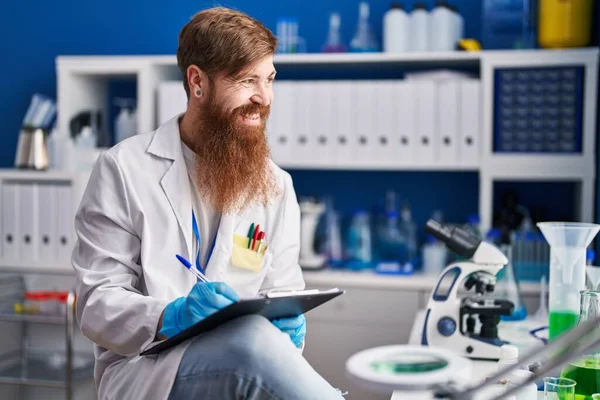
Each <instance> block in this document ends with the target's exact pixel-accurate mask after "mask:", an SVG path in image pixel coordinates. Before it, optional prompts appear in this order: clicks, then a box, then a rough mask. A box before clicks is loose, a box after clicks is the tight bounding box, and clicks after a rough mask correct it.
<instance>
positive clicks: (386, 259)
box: [376, 211, 407, 271]
mask: <svg viewBox="0 0 600 400" xmlns="http://www.w3.org/2000/svg"><path fill="white" fill-rule="evenodd" d="M376 243H377V246H376V247H377V251H376V254H377V267H378V268H382V269H383V268H385V269H386V270H396V271H399V270H400V269H401V267H402V266H403V264H404V263H405V262H406V260H407V257H406V256H407V254H406V241H405V240H404V238H403V236H402V235H401V233H400V227H399V215H398V213H397V212H396V211H388V212H387V213H386V216H385V221H384V223H383V226H380V227H379V229H378V232H377V239H376Z"/></svg>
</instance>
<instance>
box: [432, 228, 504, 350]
mask: <svg viewBox="0 0 600 400" xmlns="http://www.w3.org/2000/svg"><path fill="white" fill-rule="evenodd" d="M425 231H426V232H427V233H429V234H431V235H433V236H434V237H436V238H437V239H439V240H441V241H442V242H444V243H445V244H446V246H448V248H449V249H451V250H453V251H454V252H456V253H457V254H458V255H459V256H461V257H463V258H465V261H459V262H455V263H451V264H449V265H448V266H447V267H446V268H445V269H444V270H443V271H442V273H441V275H440V278H439V280H438V282H437V284H436V285H435V288H434V290H433V291H432V293H431V297H430V299H429V303H428V304H427V310H426V314H425V322H424V324H423V333H422V335H421V344H422V345H423V346H432V347H442V348H446V349H449V350H452V351H453V352H454V353H456V354H458V355H461V356H464V357H468V358H471V359H478V360H498V359H499V358H500V348H501V346H502V345H504V344H507V342H505V341H503V340H501V339H500V338H499V337H498V324H499V322H500V316H502V315H511V314H512V312H513V309H514V304H513V303H512V302H510V301H508V300H503V299H494V298H492V296H491V294H492V293H493V291H494V287H495V284H496V275H497V274H498V272H500V270H502V268H503V267H504V266H505V265H506V264H507V263H508V259H507V258H506V256H505V255H504V254H503V253H502V251H500V250H499V249H498V248H497V247H496V246H494V245H493V244H491V243H488V242H485V241H482V240H480V239H478V238H475V237H473V236H472V235H470V234H469V233H468V232H466V231H464V230H462V229H460V228H457V227H448V226H445V225H442V224H441V223H439V222H437V221H435V220H432V219H431V220H429V221H428V222H427V225H426V227H425ZM459 292H461V295H462V296H461V297H459Z"/></svg>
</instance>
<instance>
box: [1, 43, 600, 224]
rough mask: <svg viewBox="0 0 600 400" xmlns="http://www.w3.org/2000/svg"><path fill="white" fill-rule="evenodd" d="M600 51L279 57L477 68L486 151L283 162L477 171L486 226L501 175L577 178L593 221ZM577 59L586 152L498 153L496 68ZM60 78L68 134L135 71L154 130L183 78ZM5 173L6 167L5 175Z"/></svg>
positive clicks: (151, 69) (104, 65) (136, 64)
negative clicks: (453, 160) (159, 104)
mask: <svg viewBox="0 0 600 400" xmlns="http://www.w3.org/2000/svg"><path fill="white" fill-rule="evenodd" d="M598 55H599V52H598V49H597V48H585V49H569V50H522V51H482V52H433V53H406V54H384V53H370V54H351V53H350V54H295V55H276V56H275V66H276V68H277V67H282V68H287V67H291V68H294V69H303V68H312V69H323V70H327V71H329V72H331V71H332V68H333V69H335V70H334V71H338V70H340V69H343V68H353V67H356V66H362V67H366V68H370V69H373V68H378V67H386V68H388V69H389V68H390V67H391V68H396V67H397V68H399V69H402V68H405V67H409V68H414V67H423V68H430V67H438V68H453V67H474V68H476V69H478V70H479V72H480V79H481V90H482V96H481V105H482V108H483V115H482V118H481V132H480V134H481V140H480V146H481V148H480V154H481V155H480V157H479V162H478V163H477V164H476V165H469V166H461V165H460V164H458V165H447V164H443V163H436V164H432V165H428V164H425V165H410V164H400V163H398V164H396V163H390V162H385V163H384V162H381V161H380V160H377V159H376V157H374V158H373V159H371V160H367V161H361V162H360V163H345V164H341V165H340V164H336V163H328V162H327V161H326V160H325V159H323V160H322V161H319V162H316V163H315V162H310V163H308V162H307V163H297V162H289V163H287V164H286V162H280V165H281V166H282V167H283V168H293V169H338V170H339V169H349V170H395V171H400V170H407V171H411V170H412V171H471V172H473V171H474V172H478V173H479V182H480V187H479V213H480V215H481V220H482V229H484V230H487V229H488V228H489V227H491V225H492V213H493V198H494V196H493V188H494V182H498V181H529V182H532V181H572V182H576V187H577V188H578V193H577V196H576V197H577V200H576V204H577V210H576V214H575V215H576V219H577V220H579V221H584V222H593V216H594V204H593V199H594V193H593V191H594V185H595V180H596V164H595V151H596V126H595V121H596V109H597V107H596V104H597V98H596V91H597V90H596V89H597V78H598ZM572 65H576V66H579V67H583V69H584V71H585V72H584V79H585V81H584V82H585V96H584V98H583V104H584V107H583V116H582V141H583V148H582V151H581V153H574V154H552V155H548V154H543V155H538V154H506V153H497V152H494V148H493V110H494V98H493V94H494V87H495V86H494V72H495V71H496V70H497V69H499V68H530V67H531V68H536V67H561V66H572ZM56 69H57V78H58V79H57V80H58V90H57V93H58V105H59V110H58V114H59V120H58V131H59V134H61V135H67V134H68V131H69V129H68V127H69V120H70V119H71V117H73V116H74V115H75V114H77V113H78V112H80V111H82V110H85V109H89V108H95V109H105V108H106V105H107V104H108V101H107V95H108V93H107V86H108V85H107V81H108V80H110V79H117V78H122V77H129V78H131V79H135V80H136V81H137V100H138V108H137V110H138V113H137V115H138V130H139V131H140V132H146V131H150V130H153V129H155V128H156V126H157V109H156V97H157V96H156V90H157V87H158V85H159V84H160V82H163V81H169V80H181V77H180V71H179V69H178V67H177V62H176V57H175V56H174V55H156V56H100V57H97V56H92V57H85V56H73V57H72V56H61V57H58V58H57V60H56ZM0 176H1V173H0Z"/></svg>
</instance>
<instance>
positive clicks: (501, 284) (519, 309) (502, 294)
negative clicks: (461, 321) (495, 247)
mask: <svg viewBox="0 0 600 400" xmlns="http://www.w3.org/2000/svg"><path fill="white" fill-rule="evenodd" d="M501 250H502V252H503V253H504V255H505V256H506V258H507V259H508V264H506V265H505V266H504V268H503V269H502V272H503V274H502V277H501V278H500V279H498V281H497V283H496V289H495V290H494V297H496V298H498V299H502V300H509V301H510V302H512V303H513V305H514V308H513V312H512V314H511V315H502V316H500V319H502V320H503V321H522V320H524V319H525V318H527V308H525V303H524V302H523V298H522V296H521V289H520V287H519V281H518V280H517V276H516V274H515V269H514V263H513V255H512V254H513V253H512V246H510V245H502V246H501Z"/></svg>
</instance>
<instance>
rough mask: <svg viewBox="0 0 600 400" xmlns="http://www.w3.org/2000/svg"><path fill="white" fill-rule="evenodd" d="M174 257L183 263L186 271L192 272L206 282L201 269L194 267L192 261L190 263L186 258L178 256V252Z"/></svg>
mask: <svg viewBox="0 0 600 400" xmlns="http://www.w3.org/2000/svg"><path fill="white" fill-rule="evenodd" d="M175 257H177V259H178V260H179V261H180V262H181V263H182V264H183V266H184V267H186V268H187V269H188V271H190V272H191V273H192V274H194V275H195V276H196V278H198V279H199V280H200V281H202V282H208V279H207V278H206V276H205V275H204V274H203V273H202V272H201V271H198V270H197V269H196V268H194V266H193V265H192V263H190V262H189V261H188V260H186V259H185V258H183V257H182V256H180V255H179V254H176V255H175Z"/></svg>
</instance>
